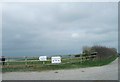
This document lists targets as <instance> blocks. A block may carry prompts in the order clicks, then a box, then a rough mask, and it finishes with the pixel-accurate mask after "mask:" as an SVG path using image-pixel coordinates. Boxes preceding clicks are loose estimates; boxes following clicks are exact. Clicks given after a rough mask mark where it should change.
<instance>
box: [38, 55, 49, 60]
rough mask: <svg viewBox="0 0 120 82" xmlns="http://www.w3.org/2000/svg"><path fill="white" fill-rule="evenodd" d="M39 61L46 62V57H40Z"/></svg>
mask: <svg viewBox="0 0 120 82" xmlns="http://www.w3.org/2000/svg"><path fill="white" fill-rule="evenodd" d="M39 60H40V61H47V56H40V57H39Z"/></svg>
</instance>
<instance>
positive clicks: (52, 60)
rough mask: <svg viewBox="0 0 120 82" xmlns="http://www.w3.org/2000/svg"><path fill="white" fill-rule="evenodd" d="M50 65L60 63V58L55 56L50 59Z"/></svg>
mask: <svg viewBox="0 0 120 82" xmlns="http://www.w3.org/2000/svg"><path fill="white" fill-rule="evenodd" d="M51 62H52V63H61V57H60V56H55V57H52V58H51Z"/></svg>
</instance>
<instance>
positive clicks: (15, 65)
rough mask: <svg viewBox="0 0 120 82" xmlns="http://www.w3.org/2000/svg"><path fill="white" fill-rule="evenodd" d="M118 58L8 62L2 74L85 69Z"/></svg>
mask: <svg viewBox="0 0 120 82" xmlns="http://www.w3.org/2000/svg"><path fill="white" fill-rule="evenodd" d="M116 58H117V57H116V56H114V57H111V58H109V59H107V60H106V59H103V60H94V61H92V60H86V61H83V62H81V61H80V58H72V59H62V63H61V64H51V61H50V60H48V61H46V62H45V64H42V63H43V62H41V61H32V62H27V65H25V64H26V63H25V62H8V63H9V65H5V66H3V67H2V72H21V71H45V70H58V69H73V68H83V67H94V66H103V65H107V64H109V63H111V62H112V61H114V60H115V59H116ZM6 64H7V63H6Z"/></svg>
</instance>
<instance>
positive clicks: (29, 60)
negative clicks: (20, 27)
mask: <svg viewBox="0 0 120 82" xmlns="http://www.w3.org/2000/svg"><path fill="white" fill-rule="evenodd" d="M95 59H96V55H90V56H80V57H73V58H71V57H68V58H63V57H62V59H61V61H62V62H61V64H66V63H76V62H81V63H82V62H84V61H87V60H92V61H94V60H95ZM43 64H45V65H50V64H52V63H51V57H48V58H47V61H45V62H44V63H43V61H39V57H32V56H31V57H30V56H28V57H27V56H23V57H6V61H5V66H13V65H17V66H18V65H21V66H24V65H25V66H29V65H43ZM0 65H1V64H0Z"/></svg>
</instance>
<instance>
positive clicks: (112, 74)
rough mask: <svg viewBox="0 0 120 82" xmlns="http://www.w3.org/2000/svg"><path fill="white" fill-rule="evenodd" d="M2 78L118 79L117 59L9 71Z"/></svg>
mask: <svg viewBox="0 0 120 82" xmlns="http://www.w3.org/2000/svg"><path fill="white" fill-rule="evenodd" d="M2 79H3V80H118V59H116V60H115V61H113V62H112V63H110V64H109V65H105V66H100V67H89V68H79V69H69V70H68V69H66V70H53V71H43V72H10V73H3V74H2Z"/></svg>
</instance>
